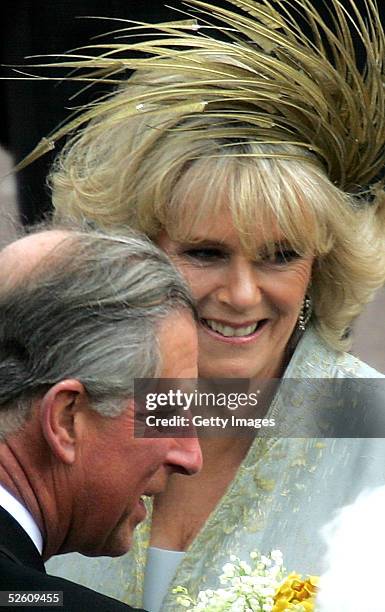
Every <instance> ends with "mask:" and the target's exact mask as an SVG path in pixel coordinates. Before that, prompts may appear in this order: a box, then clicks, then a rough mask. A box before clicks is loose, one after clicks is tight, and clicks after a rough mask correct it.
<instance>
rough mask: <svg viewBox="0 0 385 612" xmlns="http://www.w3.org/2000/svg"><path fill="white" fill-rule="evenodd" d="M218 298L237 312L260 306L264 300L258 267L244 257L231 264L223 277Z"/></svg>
mask: <svg viewBox="0 0 385 612" xmlns="http://www.w3.org/2000/svg"><path fill="white" fill-rule="evenodd" d="M217 298H218V300H219V301H220V302H222V303H223V304H226V305H228V306H231V307H232V308H233V309H235V310H239V311H246V310H250V309H251V308H253V307H254V306H256V305H258V304H259V303H260V301H261V298H262V293H261V286H260V278H259V274H258V271H257V269H256V266H255V264H254V263H253V262H250V261H248V260H246V259H245V258H243V257H242V259H241V260H237V261H234V262H231V263H230V264H229V266H228V269H227V270H226V273H225V274H224V275H223V281H222V283H221V286H220V287H219V289H218V291H217Z"/></svg>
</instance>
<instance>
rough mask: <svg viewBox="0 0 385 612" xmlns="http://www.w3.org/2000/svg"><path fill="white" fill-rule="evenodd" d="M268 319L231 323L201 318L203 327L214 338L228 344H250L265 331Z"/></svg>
mask: <svg viewBox="0 0 385 612" xmlns="http://www.w3.org/2000/svg"><path fill="white" fill-rule="evenodd" d="M267 322H268V319H260V320H259V321H246V322H244V323H230V322H228V321H218V320H217V319H204V318H201V320H200V323H201V328H202V329H203V330H204V331H205V332H206V333H207V334H208V335H209V336H211V337H212V338H215V339H216V340H218V341H220V342H225V343H227V344H248V343H251V342H254V341H255V340H256V339H257V338H258V337H259V336H260V335H261V333H262V332H263V330H264V329H265V327H266V324H267Z"/></svg>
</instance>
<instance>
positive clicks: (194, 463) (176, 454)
mask: <svg viewBox="0 0 385 612" xmlns="http://www.w3.org/2000/svg"><path fill="white" fill-rule="evenodd" d="M167 463H168V464H169V465H170V466H171V467H172V469H173V471H174V472H179V473H181V474H188V475H192V474H196V473H197V472H200V470H201V469H202V465H203V459H202V451H201V447H200V444H199V440H198V438H197V437H196V436H195V437H191V438H173V444H172V446H171V447H170V450H169V452H168V454H167Z"/></svg>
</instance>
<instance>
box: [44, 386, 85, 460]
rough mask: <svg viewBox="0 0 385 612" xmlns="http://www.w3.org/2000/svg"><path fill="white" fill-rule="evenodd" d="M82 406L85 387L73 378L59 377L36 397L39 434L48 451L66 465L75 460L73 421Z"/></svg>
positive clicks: (75, 434) (74, 422)
mask: <svg viewBox="0 0 385 612" xmlns="http://www.w3.org/2000/svg"><path fill="white" fill-rule="evenodd" d="M86 406H88V398H87V393H86V390H85V388H84V386H83V385H82V384H81V383H80V382H79V381H78V380H75V379H68V380H62V381H60V382H59V383H57V384H56V385H54V386H53V387H51V388H50V389H49V391H47V393H46V394H45V395H44V397H43V398H42V399H41V401H40V421H41V427H42V433H43V436H44V438H45V440H46V442H47V444H48V446H49V447H50V449H51V451H52V453H53V454H54V455H55V456H56V457H57V458H58V459H59V460H60V461H62V462H63V463H67V464H68V465H70V464H72V463H73V462H74V461H75V456H76V444H77V441H78V439H77V438H78V428H77V421H78V419H79V416H81V413H82V412H83V411H84V409H85V407H86Z"/></svg>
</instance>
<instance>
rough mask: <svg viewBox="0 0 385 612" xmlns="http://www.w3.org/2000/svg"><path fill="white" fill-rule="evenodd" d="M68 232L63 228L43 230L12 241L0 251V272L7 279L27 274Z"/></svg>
mask: <svg viewBox="0 0 385 612" xmlns="http://www.w3.org/2000/svg"><path fill="white" fill-rule="evenodd" d="M69 234H70V233H69V232H68V231H65V230H45V231H42V232H38V233H36V234H30V235H29V236H24V237H23V238H20V239H19V240H16V241H15V242H12V243H11V244H9V245H8V246H6V247H5V248H4V249H3V250H2V251H1V252H0V274H1V275H2V274H4V275H6V278H7V279H9V278H10V277H11V278H15V279H16V278H17V277H19V275H22V276H23V275H24V274H28V272H29V271H31V270H32V269H33V268H34V267H35V266H36V265H37V264H38V263H39V262H40V261H41V260H42V259H43V258H44V257H46V256H47V255H48V254H49V252H50V251H52V250H53V249H55V247H57V246H58V245H59V244H60V243H61V242H62V241H63V240H65V239H66V238H68V236H69Z"/></svg>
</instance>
